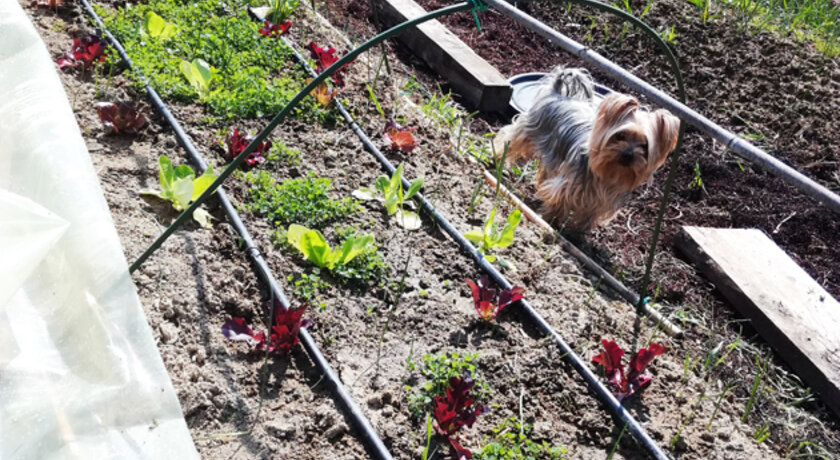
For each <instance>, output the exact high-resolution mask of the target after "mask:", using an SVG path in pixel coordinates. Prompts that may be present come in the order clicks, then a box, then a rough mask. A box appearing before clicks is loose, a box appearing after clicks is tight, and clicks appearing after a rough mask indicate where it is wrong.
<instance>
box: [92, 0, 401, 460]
mask: <svg viewBox="0 0 840 460" xmlns="http://www.w3.org/2000/svg"><path fill="white" fill-rule="evenodd" d="M81 2H82V5H84V7H85V9H86V10H87V12H88V14H89V15H90V16H91V17H92V18H93V20H94V21H95V22H96V24H97V26H98V27H99V29H100V30H101V31H102V33H103V34H104V35H105V38H106V39H107V40H108V42H109V43H110V44H111V46H113V47H114V49H116V50H117V53H118V54H119V55H120V58H122V60H123V61H124V62H125V64H126V65H127V66H128V67H129V68H131V69H133V70H134V71H136V72H138V75H140V74H139V71H137V69H136V68H135V67H134V63H133V62H132V61H131V58H129V57H128V53H126V51H125V48H123V47H122V44H120V42H119V41H118V40H117V39H116V38H115V37H114V36H113V35H111V32H109V31H108V29H106V28H105V24H103V22H102V19H101V18H100V17H99V15H97V14H96V12H95V11H94V10H93V8H92V7H91V5H90V3H89V2H88V0H81ZM140 78H141V79H142V80H143V83H144V86H145V88H146V93H147V94H148V95H149V98H150V99H151V101H152V105H153V106H154V107H155V109H157V111H158V112H160V114H161V116H163V118H164V119H165V120H166V122H167V123H169V125H170V126H171V127H172V130H173V131H174V133H175V137H176V138H177V139H178V143H179V144H180V145H181V147H182V148H183V149H184V151H186V153H187V155H188V156H189V159H190V161H191V162H192V163H193V164H194V165H195V166H196V167H197V168H198V169H199V170H200V171H201V172H203V171H204V170H205V169H207V164H206V163H205V162H204V160H203V159H202V158H201V155H200V154H199V153H198V151H197V150H196V149H195V147H194V146H193V144H192V142H191V141H190V139H189V137H188V136H187V134H186V133H185V132H184V130H183V129H182V128H181V125H180V123H178V121H177V120H176V119H175V118H174V117H173V116H172V113H171V112H170V111H169V109H167V108H166V105H165V104H164V103H163V101H162V100H161V98H160V96H159V95H158V93H157V91H155V89H154V88H152V87H151V86H150V85H149V83H148V81H147V80H146V78H145V77H144V76H142V75H140ZM216 194H217V196H218V199H219V204H220V205H221V206H222V208H224V211H225V214H227V217H228V219H229V220H230V225H231V226H232V227H233V228H234V230H235V231H236V233H238V234H239V237H240V238H241V239H242V242H243V246H244V250H245V252H246V253H247V254H248V256H249V257H250V258H251V261H252V262H253V269H254V270H255V271H256V272H257V275H258V276H259V277H260V278H261V279H262V280H263V281H264V282H265V283H266V284H267V285H268V287H269V289H270V290H271V294H272V296H273V297H274V298H275V299H277V300H278V301H279V302H280V304H281V305H282V306H283V308H284V309H288V308H289V307H290V303H289V299H288V298H287V297H286V295H285V293H284V292H283V290H282V289H281V288H280V285H278V284H277V280H276V279H275V278H274V274H273V273H272V271H271V268H270V267H269V266H268V263H266V261H265V259H264V258H263V256H262V253H261V252H260V250H259V248H258V247H257V246H256V245H255V244H254V240H253V239H252V238H251V235H250V233H249V232H248V230H247V229H246V228H245V225H244V224H243V222H242V219H241V218H240V217H239V213H237V212H236V209H235V208H234V207H233V204H231V202H230V200H229V199H228V197H227V194H225V191H224V190H223V189H222V187H219V188H218V189H216ZM273 308H274V305H273V303H272V311H271V312H269V315H270V317H272V318H273V314H274V312H273ZM299 338H300V342H301V344H303V347H304V349H305V350H306V352H307V354H308V355H309V357H310V358H311V359H312V361H313V362H314V363H315V367H316V368H317V369H318V370H319V371H320V372H321V373H322V374H323V379H324V380H326V382H327V383H328V385H329V387H330V388H331V389H332V390H333V392H334V394H335V395H336V397H337V399H338V402H339V406H340V407H341V408H342V409H343V410H344V411H345V413H346V414H347V415H348V417H349V418H350V421H351V422H352V424H353V425H355V428H356V429H357V430H358V433H359V434H360V436H361V438H362V439H361V440H362V443H363V444H364V446H365V448H366V449H367V450H368V453H369V454H370V455H371V457H373V458H376V459H382V460H392V459H393V456H392V455H391V453H390V452H389V451H388V449H387V448H386V447H385V444H384V443H383V442H382V439H380V437H379V435H378V434H377V433H376V431H375V430H374V429H373V426H372V425H371V423H370V421H369V420H368V419H367V418H366V417H365V415H364V414H363V413H362V410H361V408H360V407H359V405H358V404H356V402H355V401H354V400H353V397H352V396H350V393H348V392H347V389H346V388H345V387H344V384H343V383H342V382H341V379H339V378H338V376H337V375H336V373H335V371H334V370H333V369H332V367H331V366H330V365H329V363H328V362H327V359H326V358H325V357H324V355H323V354H322V353H321V350H320V349H319V348H318V345H317V344H316V343H315V339H314V338H313V337H312V335H311V334H310V333H309V331H307V330H306V329H301V330H300V333H299Z"/></svg>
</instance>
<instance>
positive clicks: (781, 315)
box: [677, 227, 840, 415]
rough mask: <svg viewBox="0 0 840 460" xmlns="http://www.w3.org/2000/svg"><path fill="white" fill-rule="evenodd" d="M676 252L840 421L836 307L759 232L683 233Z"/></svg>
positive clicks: (839, 309) (684, 230) (839, 324)
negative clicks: (697, 270) (689, 262)
mask: <svg viewBox="0 0 840 460" xmlns="http://www.w3.org/2000/svg"><path fill="white" fill-rule="evenodd" d="M677 245H678V246H679V248H680V249H681V250H682V251H683V252H685V254H686V255H688V256H689V257H690V258H691V259H692V260H693V261H694V262H695V263H696V264H697V266H698V268H699V269H700V270H701V271H702V272H703V273H704V274H705V275H706V276H707V277H708V278H709V279H710V280H711V281H712V282H713V283H714V284H715V286H717V288H718V289H719V290H720V291H721V293H723V295H724V296H725V297H726V298H727V299H728V300H729V301H730V302H731V303H732V305H733V306H734V307H735V308H736V309H738V311H739V312H740V313H741V314H743V315H744V316H745V317H747V318H749V319H750V320H751V321H752V324H753V326H754V327H755V328H756V330H757V331H758V332H759V333H760V334H761V335H762V337H764V339H765V340H767V342H769V343H770V345H772V346H773V347H774V349H775V350H776V351H777V352H778V353H779V355H780V356H781V357H782V358H783V359H784V360H785V361H787V363H788V365H790V367H791V368H793V370H794V371H795V372H796V373H797V374H798V375H799V376H800V377H801V378H802V379H803V380H804V381H805V382H806V383H807V384H808V385H810V386H811V388H813V389H814V390H815V391H816V392H817V393H819V394H820V395H821V396H822V399H823V401H825V403H826V404H827V405H828V406H830V407H831V408H832V409H833V410H834V411H835V412H836V413H837V414H838V415H840V303H838V302H837V300H835V299H834V298H833V297H832V296H831V295H830V294H829V293H828V292H826V290H825V289H823V288H822V286H820V285H819V284H818V283H817V282H816V281H814V279H812V278H811V277H810V276H808V274H807V273H805V271H804V270H803V269H802V268H801V267H799V265H797V264H796V262H794V261H793V260H792V259H791V258H790V257H789V256H788V255H787V254H785V252H784V251H782V250H781V249H780V248H779V247H778V246H776V244H775V243H773V241H772V240H770V238H768V237H767V235H765V234H764V233H762V232H760V231H759V230H752V229H719V228H702V227H683V228H682V233H681V234H680V236H679V238H678V239H677Z"/></svg>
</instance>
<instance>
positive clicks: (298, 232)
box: [286, 224, 374, 270]
mask: <svg viewBox="0 0 840 460" xmlns="http://www.w3.org/2000/svg"><path fill="white" fill-rule="evenodd" d="M286 240H287V241H288V242H289V244H291V245H292V246H294V247H295V248H297V250H298V251H300V252H301V253H302V254H303V256H304V257H306V258H307V260H309V261H310V262H312V263H313V264H315V265H316V266H318V267H319V268H326V269H328V270H334V269H335V268H337V267H339V266H342V265H345V264H347V263H348V262H350V261H351V260H353V259H354V258H355V257H356V256H358V255H359V254H361V253H362V251H364V250H365V249H366V248H367V247H369V246H371V245H372V244H373V243H374V241H373V235H363V236H348V237H347V238H346V239H345V240H344V243H342V244H341V246H340V247H339V248H337V249H336V250H335V251H333V250H332V249H331V248H330V246H329V245H328V244H327V241H326V240H325V239H324V235H322V234H321V232H319V231H318V230H310V229H308V228H306V227H304V226H302V225H297V224H292V225H289V229H288V230H287V231H286Z"/></svg>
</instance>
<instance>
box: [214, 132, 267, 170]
mask: <svg viewBox="0 0 840 460" xmlns="http://www.w3.org/2000/svg"><path fill="white" fill-rule="evenodd" d="M253 139H254V136H252V135H250V134H245V135H243V134H242V133H240V132H239V130H238V129H234V130H233V132H232V133H228V135H227V136H225V146H227V150H226V151H225V158H226V159H227V160H228V161H233V159H234V158H236V157H237V156H239V154H240V153H242V151H243V150H245V147H247V146H248V144H250V143H251V141H252V140H253ZM271 145H272V143H271V141H263V142H260V143H259V145H257V148H255V149H254V150H253V151H252V152H251V153H249V154H248V156H247V157H246V158H245V163H246V164H248V166H254V165H256V164H260V163H263V162H264V161H265V154H266V153H267V152H268V151H269V150H270V149H271Z"/></svg>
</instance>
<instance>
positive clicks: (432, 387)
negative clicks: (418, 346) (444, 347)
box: [406, 353, 493, 417]
mask: <svg viewBox="0 0 840 460" xmlns="http://www.w3.org/2000/svg"><path fill="white" fill-rule="evenodd" d="M477 365H478V354H476V353H464V354H460V353H440V354H437V355H428V354H426V355H423V363H422V364H421V365H420V367H419V369H420V374H421V375H422V376H423V377H425V379H426V383H424V384H423V385H422V386H420V387H419V388H418V389H417V390H416V391H412V390H414V388H413V387H411V386H409V385H406V391H407V392H408V410H409V412H411V414H412V415H413V416H415V417H419V416H420V415H422V414H423V413H424V412H426V411H427V410H430V409H431V407H432V398H434V397H435V396H443V395H444V394H445V393H446V388H447V387H448V386H449V379H450V378H452V377H462V376H463V375H464V373H465V372H466V373H468V374H469V375H471V376H472V378H473V380H475V387H474V388H473V391H475V393H473V394H474V395H476V400H478V401H487V400H488V399H489V397H490V395H492V394H493V390H492V389H491V388H490V387H489V386H488V385H487V382H486V381H485V380H484V378H483V377H482V376H481V374H480V373H478V372H477Z"/></svg>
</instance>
